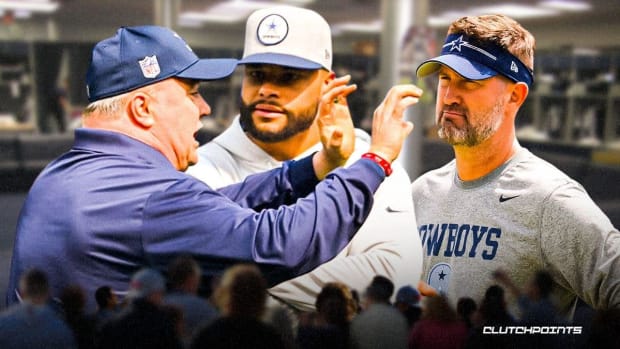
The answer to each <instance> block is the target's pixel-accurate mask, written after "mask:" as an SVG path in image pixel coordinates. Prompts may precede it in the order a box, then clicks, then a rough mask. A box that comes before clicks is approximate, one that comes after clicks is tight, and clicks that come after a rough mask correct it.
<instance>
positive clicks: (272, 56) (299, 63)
mask: <svg viewBox="0 0 620 349" xmlns="http://www.w3.org/2000/svg"><path fill="white" fill-rule="evenodd" d="M239 64H274V65H281V66H285V67H290V68H297V69H308V70H317V69H321V68H324V67H323V66H322V65H320V64H319V63H316V62H313V61H310V60H307V59H304V58H300V57H297V56H291V55H286V54H283V53H256V54H253V55H249V56H247V57H243V59H241V60H240V61H239Z"/></svg>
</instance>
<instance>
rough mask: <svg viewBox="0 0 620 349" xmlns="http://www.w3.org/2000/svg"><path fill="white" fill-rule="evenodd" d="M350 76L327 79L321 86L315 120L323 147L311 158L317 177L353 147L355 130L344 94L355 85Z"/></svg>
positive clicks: (338, 162)
mask: <svg viewBox="0 0 620 349" xmlns="http://www.w3.org/2000/svg"><path fill="white" fill-rule="evenodd" d="M350 80H351V76H349V75H346V76H343V77H340V78H335V79H330V80H328V81H326V83H325V84H324V85H323V87H322V90H321V92H322V97H321V101H320V103H319V107H318V112H317V124H318V126H319V132H320V137H321V143H322V144H323V149H322V150H321V151H320V152H318V153H317V154H316V155H315V157H314V159H313V164H314V170H315V173H316V175H317V178H319V179H322V178H323V177H325V175H327V173H329V172H330V171H331V170H333V169H334V168H336V167H339V166H342V165H344V164H345V163H346V161H347V159H348V158H349V156H351V154H352V153H353V150H354V149H355V131H354V127H353V120H352V119H351V113H350V111H349V106H348V103H347V96H348V95H349V94H350V93H352V92H353V91H355V90H356V89H357V86H356V85H354V84H353V85H348V83H349V81H350Z"/></svg>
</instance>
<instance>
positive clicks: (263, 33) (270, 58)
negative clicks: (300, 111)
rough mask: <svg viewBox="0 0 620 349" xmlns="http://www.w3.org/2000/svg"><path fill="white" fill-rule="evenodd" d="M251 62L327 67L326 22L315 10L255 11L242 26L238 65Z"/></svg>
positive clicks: (329, 58) (329, 45)
mask: <svg viewBox="0 0 620 349" xmlns="http://www.w3.org/2000/svg"><path fill="white" fill-rule="evenodd" d="M252 63H265V64H277V65H283V66H287V67H292V68H299V69H321V68H324V69H327V70H331V68H332V38H331V30H330V29H329V24H327V21H325V19H324V18H323V17H321V15H319V14H318V13H316V12H314V11H312V10H307V9H303V8H298V7H292V6H279V7H271V8H266V9H262V10H258V11H255V12H254V13H252V14H251V15H250V17H249V18H248V21H247V24H246V27H245V47H244V49H243V58H242V59H241V61H240V62H239V64H252Z"/></svg>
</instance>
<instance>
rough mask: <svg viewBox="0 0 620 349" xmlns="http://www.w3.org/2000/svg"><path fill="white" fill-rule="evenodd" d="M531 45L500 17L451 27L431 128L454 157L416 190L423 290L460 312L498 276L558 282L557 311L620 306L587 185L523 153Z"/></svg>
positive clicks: (608, 238) (617, 255)
mask: <svg viewBox="0 0 620 349" xmlns="http://www.w3.org/2000/svg"><path fill="white" fill-rule="evenodd" d="M534 46H535V44H534V37H533V36H532V34H530V33H529V32H528V31H527V30H525V29H524V28H523V27H522V26H521V25H520V24H519V23H517V22H516V21H514V20H512V19H510V18H508V17H506V16H502V15H488V16H479V17H463V18H461V19H458V20H456V21H455V22H453V23H452V25H451V26H450V28H449V29H448V36H447V38H446V41H445V44H444V45H443V49H442V51H441V55H440V56H438V57H435V58H433V59H430V60H428V61H426V62H423V63H422V64H421V65H420V67H418V70H417V74H418V76H420V77H424V76H427V75H430V74H435V73H437V74H438V77H439V83H438V87H437V103H436V122H437V124H438V126H439V137H441V138H443V139H444V140H445V141H446V142H448V143H449V144H451V145H452V147H453V149H454V154H455V160H453V161H451V162H449V163H448V164H446V165H444V166H443V167H441V168H439V169H436V170H434V171H431V172H428V173H426V174H424V175H423V176H421V177H419V178H418V179H417V180H416V181H415V182H413V184H412V196H413V199H414V206H415V212H416V220H417V224H418V229H419V231H420V236H421V238H422V243H423V245H424V281H426V282H428V283H429V284H430V285H431V286H433V287H434V288H435V289H436V290H437V291H439V292H440V293H444V294H446V295H447V296H448V297H449V298H450V299H451V300H452V301H453V304H456V301H457V300H458V299H459V298H461V297H472V298H474V299H476V300H480V299H482V296H483V295H484V292H485V290H486V289H487V288H488V287H489V286H491V285H492V284H493V283H495V281H494V280H493V273H494V271H496V270H497V269H498V268H502V269H505V270H507V273H508V275H509V276H510V278H511V279H513V280H515V282H516V283H517V284H525V283H526V282H527V280H529V278H530V277H531V276H532V275H534V273H535V272H537V271H538V270H542V269H545V270H547V271H549V272H550V273H551V274H552V275H553V282H554V288H555V289H556V296H557V301H558V303H557V304H558V306H559V307H560V309H561V310H562V312H564V313H569V312H570V310H571V308H572V306H574V305H575V303H576V301H577V298H580V299H582V300H584V301H585V302H587V303H588V304H590V305H591V306H593V307H594V308H608V307H618V306H620V282H619V281H620V233H619V232H618V230H617V229H616V228H614V226H613V225H612V224H611V222H610V221H609V219H608V218H607V217H606V216H605V214H603V212H602V211H601V210H600V209H599V208H598V207H597V206H596V204H595V203H594V202H593V201H592V199H590V197H589V196H588V194H587V193H586V192H585V190H584V189H583V187H582V186H581V185H579V183H577V182H575V181H574V180H573V179H571V178H569V177H568V176H567V175H565V174H564V173H562V172H561V171H559V170H558V169H557V168H555V167H554V166H552V165H551V164H549V163H547V162H546V161H544V160H542V159H540V158H538V157H536V156H534V155H533V154H532V153H531V152H529V151H528V150H527V149H525V148H523V147H521V146H520V145H519V142H518V140H517V139H516V137H515V119H516V116H517V112H518V110H519V108H520V107H521V105H522V104H523V102H524V101H525V98H526V97H527V95H528V92H529V89H530V87H531V85H532V82H533V67H534Z"/></svg>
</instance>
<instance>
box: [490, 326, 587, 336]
mask: <svg viewBox="0 0 620 349" xmlns="http://www.w3.org/2000/svg"><path fill="white" fill-rule="evenodd" d="M581 332H582V326H484V327H483V328H482V333H483V334H491V335H504V334H551V335H553V334H581Z"/></svg>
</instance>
